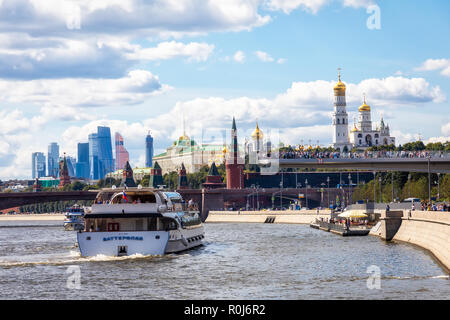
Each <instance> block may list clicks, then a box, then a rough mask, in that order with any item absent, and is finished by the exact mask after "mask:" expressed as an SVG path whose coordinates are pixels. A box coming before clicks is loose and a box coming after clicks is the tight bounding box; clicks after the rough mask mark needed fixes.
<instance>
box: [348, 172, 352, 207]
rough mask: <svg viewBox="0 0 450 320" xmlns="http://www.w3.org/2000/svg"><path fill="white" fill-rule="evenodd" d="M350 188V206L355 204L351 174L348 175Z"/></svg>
mask: <svg viewBox="0 0 450 320" xmlns="http://www.w3.org/2000/svg"><path fill="white" fill-rule="evenodd" d="M348 185H349V186H348V187H349V188H350V189H349V191H350V204H353V199H352V198H353V197H352V196H353V189H352V176H351V174H350V173H349V174H348Z"/></svg>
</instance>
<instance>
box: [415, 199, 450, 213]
mask: <svg viewBox="0 0 450 320" xmlns="http://www.w3.org/2000/svg"><path fill="white" fill-rule="evenodd" d="M411 210H412V211H415V210H421V211H450V204H448V203H446V202H442V203H433V202H429V201H428V200H423V201H422V202H420V205H418V204H417V207H416V204H414V203H413V204H412V206H411Z"/></svg>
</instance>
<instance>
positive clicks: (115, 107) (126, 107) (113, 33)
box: [0, 0, 450, 179]
mask: <svg viewBox="0 0 450 320" xmlns="http://www.w3.org/2000/svg"><path fill="white" fill-rule="evenodd" d="M374 8H375V9H377V8H379V12H380V22H381V24H380V27H381V28H380V29H372V30H370V29H369V28H368V27H367V21H368V19H370V17H371V16H372V14H373V12H374V11H372V10H373V9H374ZM449 21H450V3H449V2H448V1H445V0H441V1H438V0H435V1H418V0H408V1H407V0H378V1H375V0H373V1H372V0H247V1H245V0H233V1H215V0H211V1H200V0H185V1H181V0H180V1H172V2H171V1H162V0H153V1H142V0H124V1H117V0H103V1H87V0H80V1H75V0H63V1H49V0H46V1H44V0H41V1H38V0H15V1H12V0H4V1H1V2H0V66H1V67H0V89H1V91H0V92H1V94H0V121H1V126H0V141H1V142H0V179H8V178H28V177H29V176H30V175H31V152H34V151H42V152H46V150H47V145H48V144H49V143H50V142H52V141H56V142H58V143H59V144H60V145H61V151H62V152H66V153H67V154H69V155H76V144H77V142H85V141H87V136H88V134H89V133H91V132H94V131H96V126H97V125H109V126H110V127H111V128H112V131H113V132H114V131H119V132H120V133H121V134H122V135H123V137H124V139H125V147H126V148H127V149H128V150H129V152H130V157H131V162H132V165H133V166H139V165H142V164H143V162H144V140H145V135H146V133H147V132H148V130H150V131H151V132H152V134H153V135H154V137H155V147H156V149H157V151H162V150H164V149H165V148H166V147H167V146H168V145H169V144H170V143H171V141H173V140H174V139H175V138H176V137H177V136H179V135H180V134H181V133H182V119H183V117H185V118H186V122H187V125H186V130H187V133H188V134H189V135H191V136H194V137H198V136H200V135H201V132H202V130H203V131H206V132H210V133H215V136H220V135H219V134H218V132H220V131H221V130H223V129H229V127H230V126H231V118H232V116H236V119H237V124H238V128H239V129H241V134H240V136H241V138H243V137H244V136H247V135H248V134H249V133H250V132H251V130H252V129H253V127H254V125H255V121H256V120H258V122H259V123H260V128H261V129H262V130H263V131H264V130H265V131H273V132H275V131H276V132H279V137H280V140H281V141H283V142H285V143H291V144H298V143H300V141H301V140H303V141H304V142H306V141H308V140H309V139H311V140H313V141H316V140H319V141H320V144H321V145H328V144H329V143H331V137H332V136H331V126H330V123H331V112H332V109H333V105H332V99H333V91H332V87H333V84H334V83H335V81H336V80H337V68H338V67H340V68H342V78H343V81H344V82H345V83H346V84H347V103H348V107H347V109H348V112H349V118H350V119H353V117H355V116H356V111H357V108H358V106H359V105H360V104H361V102H362V101H361V100H362V93H363V92H365V93H366V94H367V100H368V101H367V102H368V104H369V105H371V106H372V119H373V120H374V121H375V122H378V121H379V120H380V117H381V116H383V117H384V119H385V121H386V122H387V123H389V125H390V127H391V133H392V134H393V135H394V136H396V138H397V141H398V142H399V143H404V142H407V141H411V140H415V139H417V137H418V134H419V133H420V135H421V137H422V139H423V140H425V141H445V140H450V139H449V137H450V116H449V102H448V99H449V98H448V97H449V96H450V81H449V80H450V42H449V41H448V39H449V38H450V37H449V36H450V23H449Z"/></svg>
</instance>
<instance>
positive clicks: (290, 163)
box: [260, 157, 450, 173]
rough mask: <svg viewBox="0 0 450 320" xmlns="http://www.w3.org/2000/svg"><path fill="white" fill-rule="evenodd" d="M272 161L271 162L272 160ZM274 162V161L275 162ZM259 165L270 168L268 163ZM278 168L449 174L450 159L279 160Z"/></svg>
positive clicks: (264, 161)
mask: <svg viewBox="0 0 450 320" xmlns="http://www.w3.org/2000/svg"><path fill="white" fill-rule="evenodd" d="M272 161H273V160H272ZM275 161H276V160H275ZM260 164H261V165H263V166H270V164H269V161H267V160H262V161H260ZM279 167H280V168H309V169H346V170H369V171H403V172H430V173H450V157H445V158H369V159H361V158H356V159H355V158H337V159H331V158H325V159H304V158H297V159H280V160H279Z"/></svg>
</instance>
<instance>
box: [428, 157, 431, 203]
mask: <svg viewBox="0 0 450 320" xmlns="http://www.w3.org/2000/svg"><path fill="white" fill-rule="evenodd" d="M430 159H431V156H428V203H431V177H430Z"/></svg>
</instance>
